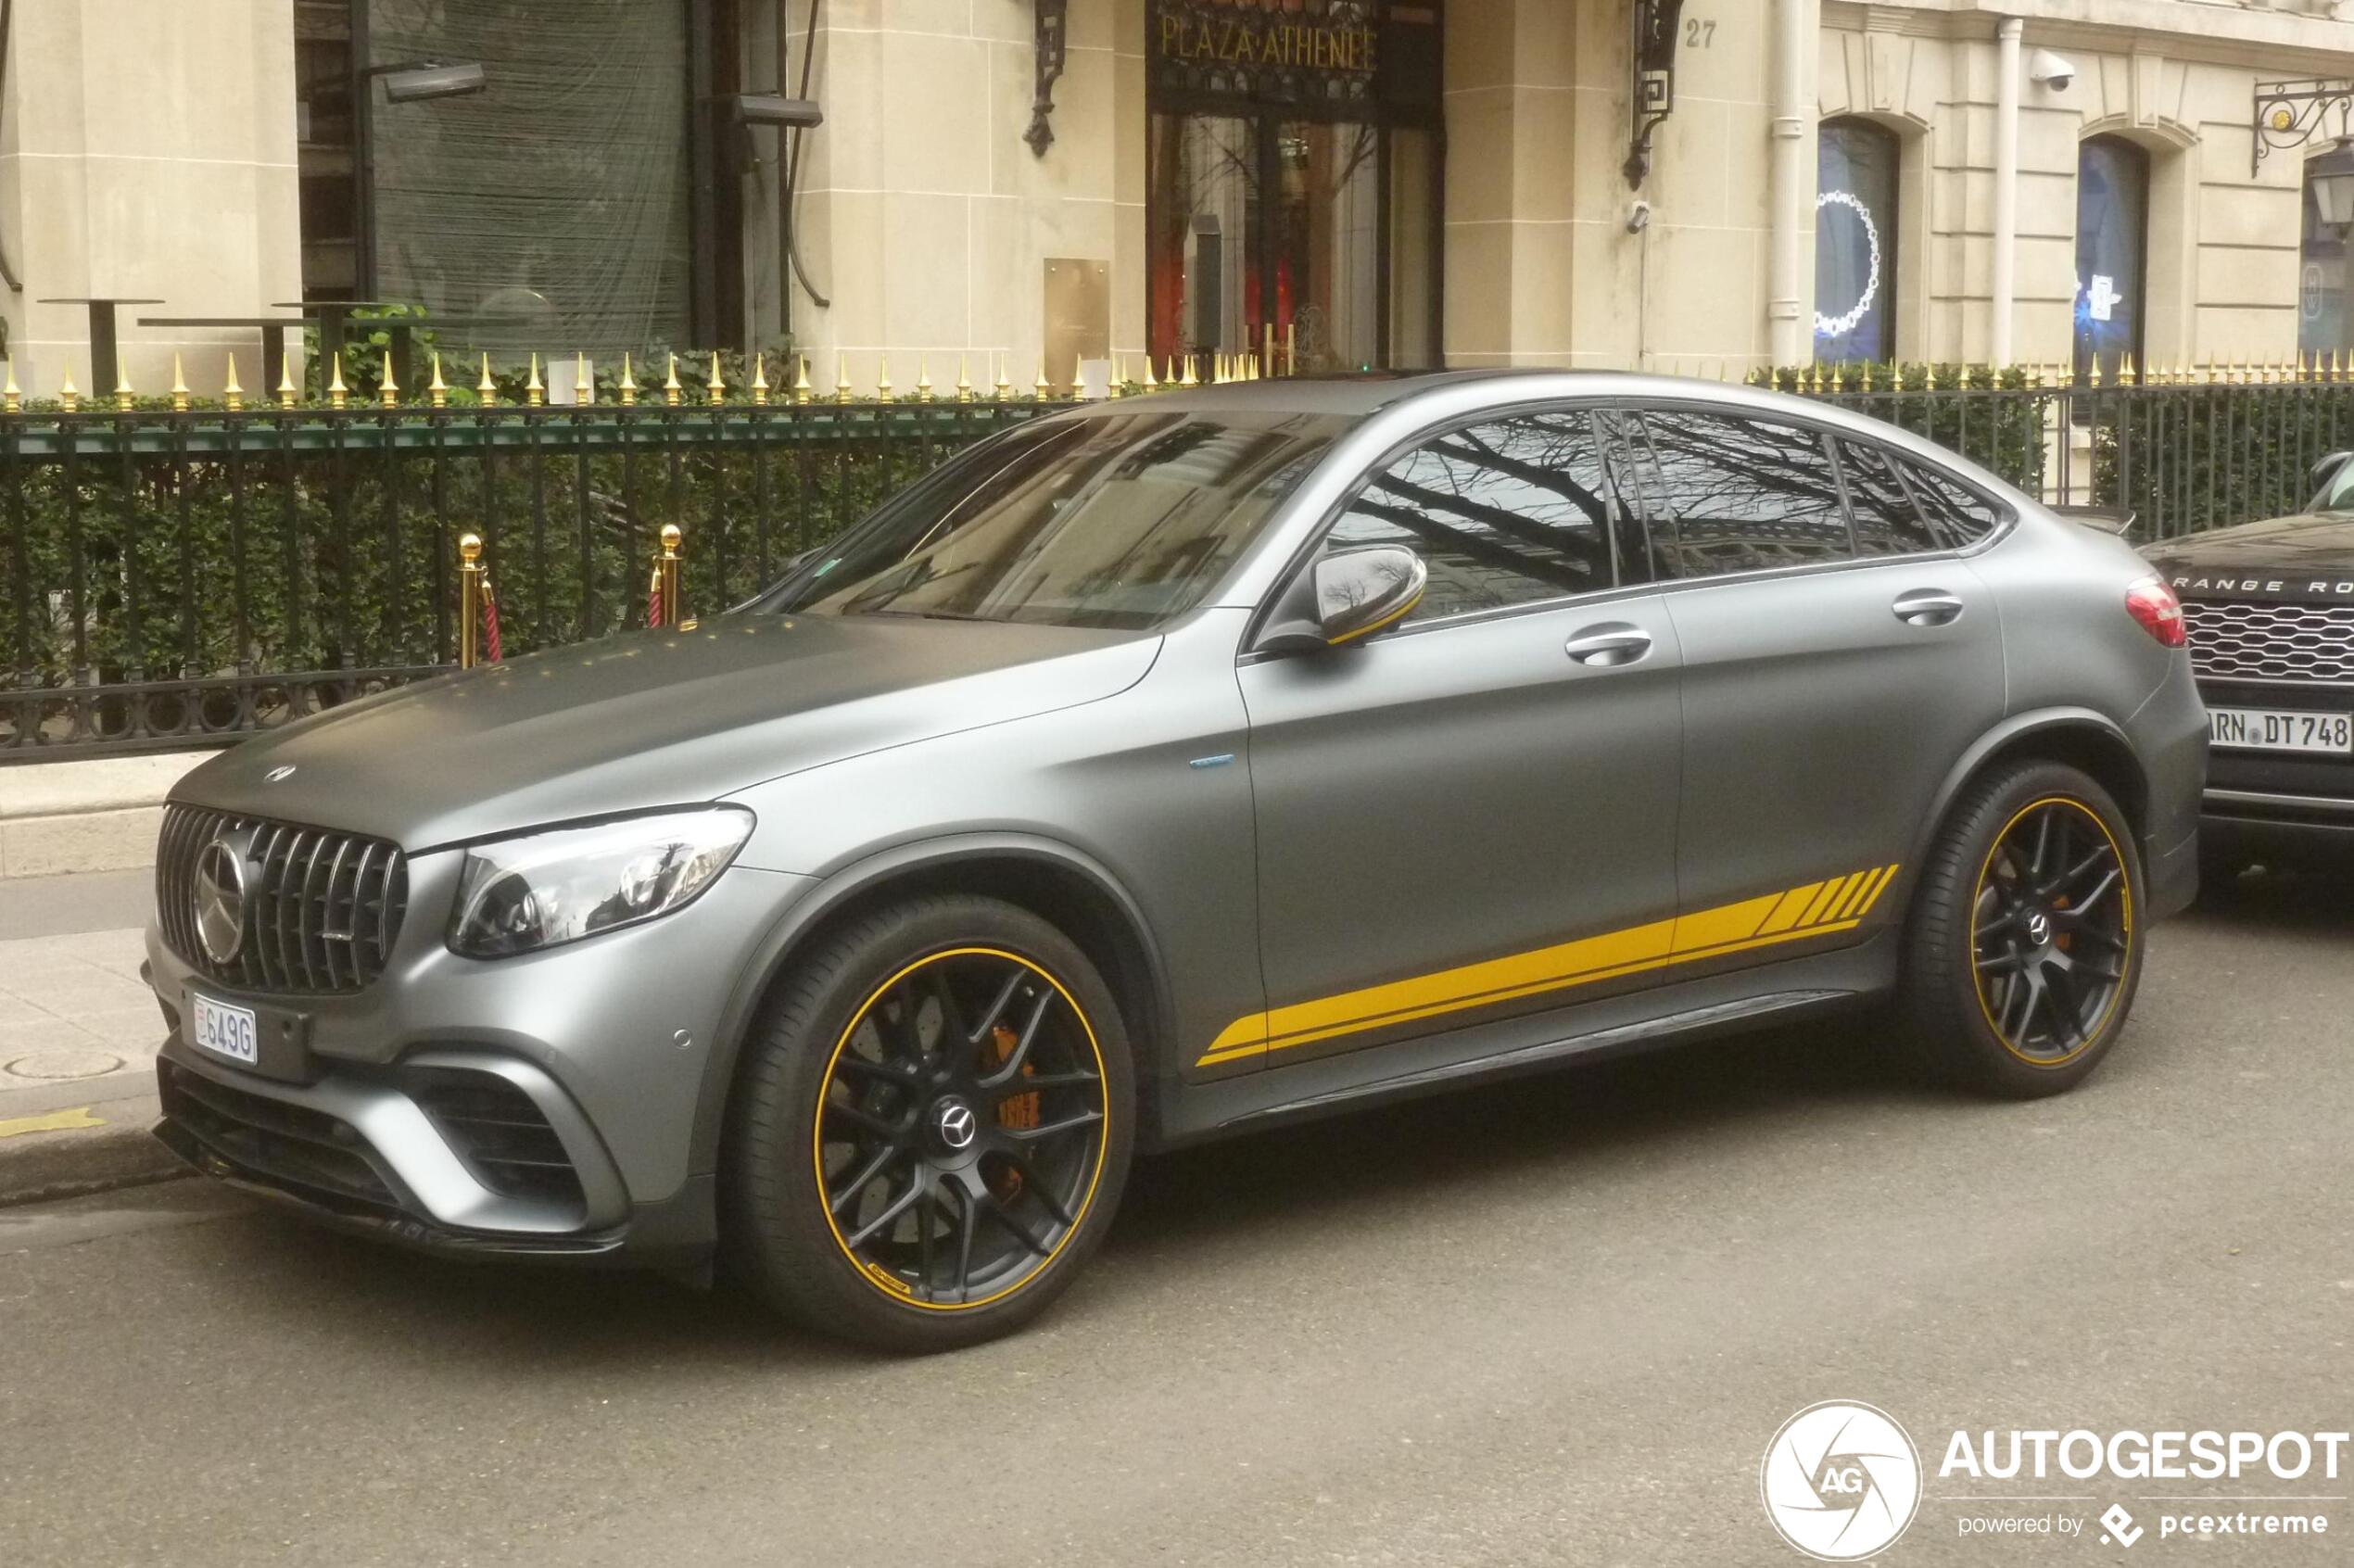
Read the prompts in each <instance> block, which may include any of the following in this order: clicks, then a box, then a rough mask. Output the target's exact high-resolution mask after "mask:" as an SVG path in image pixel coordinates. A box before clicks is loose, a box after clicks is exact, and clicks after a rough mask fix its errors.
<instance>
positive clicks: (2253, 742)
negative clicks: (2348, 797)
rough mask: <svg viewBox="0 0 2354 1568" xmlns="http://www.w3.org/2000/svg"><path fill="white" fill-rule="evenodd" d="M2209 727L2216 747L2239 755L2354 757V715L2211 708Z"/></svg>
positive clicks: (2208, 714) (2269, 709)
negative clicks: (2292, 754) (2263, 753)
mask: <svg viewBox="0 0 2354 1568" xmlns="http://www.w3.org/2000/svg"><path fill="white" fill-rule="evenodd" d="M2207 723H2208V730H2209V732H2210V734H2211V736H2212V738H2213V740H2214V742H2215V744H2217V745H2218V746H2228V747H2232V748H2234V749H2236V750H2240V751H2247V752H2331V753H2335V754H2336V755H2339V756H2344V755H2347V754H2348V753H2354V714H2320V713H2311V712H2302V713H2300V712H2297V711H2293V710H2283V709H2279V708H2209V709H2208V711H2207Z"/></svg>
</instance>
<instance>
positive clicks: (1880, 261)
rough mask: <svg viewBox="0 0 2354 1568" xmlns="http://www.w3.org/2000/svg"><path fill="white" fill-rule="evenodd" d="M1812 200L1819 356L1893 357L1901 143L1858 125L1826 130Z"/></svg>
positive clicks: (1843, 123)
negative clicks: (1897, 198) (1897, 193)
mask: <svg viewBox="0 0 2354 1568" xmlns="http://www.w3.org/2000/svg"><path fill="white" fill-rule="evenodd" d="M1821 134H1822V145H1821V149H1820V154H1819V157H1818V158H1817V161H1816V169H1817V176H1816V178H1817V184H1816V195H1815V358H1816V359H1817V360H1826V361H1830V360H1875V361H1881V362H1885V361H1887V360H1892V359H1894V358H1895V357H1896V175H1897V160H1898V158H1899V155H1900V152H1901V149H1902V146H1903V144H1902V143H1901V142H1899V141H1898V140H1897V137H1896V133H1894V132H1892V131H1883V130H1881V129H1880V128H1879V126H1877V125H1871V124H1867V123H1866V122H1865V121H1862V120H1829V121H1828V122H1826V123H1825V124H1824V126H1823V128H1822V133H1821Z"/></svg>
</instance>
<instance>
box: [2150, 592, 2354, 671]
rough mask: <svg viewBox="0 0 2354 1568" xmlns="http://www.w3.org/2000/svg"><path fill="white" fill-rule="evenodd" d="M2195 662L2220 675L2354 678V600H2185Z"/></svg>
mask: <svg viewBox="0 0 2354 1568" xmlns="http://www.w3.org/2000/svg"><path fill="white" fill-rule="evenodd" d="M2183 620H2184V622H2185V623H2186V624H2187V625H2188V626H2189V628H2190V638H2191V668H2192V669H2193V670H2195V671H2196V672H2197V673H2198V674H2200V675H2202V676H2206V677H2210V678H2212V679H2216V680H2294V681H2348V682H2354V604H2230V603H2225V604H2218V603H2207V602H2201V601H2192V602H2190V603H2186V604H2184V605H2183Z"/></svg>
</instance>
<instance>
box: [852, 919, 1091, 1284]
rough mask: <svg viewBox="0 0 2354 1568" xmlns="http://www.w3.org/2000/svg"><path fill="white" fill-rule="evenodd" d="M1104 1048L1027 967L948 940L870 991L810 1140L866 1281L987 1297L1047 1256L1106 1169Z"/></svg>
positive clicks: (1037, 971)
mask: <svg viewBox="0 0 2354 1568" xmlns="http://www.w3.org/2000/svg"><path fill="white" fill-rule="evenodd" d="M1106 1122H1107V1104H1106V1100H1105V1090H1104V1068H1103V1059H1102V1053H1101V1051H1100V1049H1099V1048H1098V1047H1097V1045H1096V1043H1095V1036H1094V1032H1093V1031H1091V1030H1090V1029H1089V1027H1088V1025H1087V1021H1086V1018H1085V1017H1084V1016H1083V1015H1082V1013H1081V1011H1080V1008H1079V1005H1078V1004H1077V1003H1076V1002H1075V1001H1074V1000H1072V998H1071V996H1070V993H1069V992H1068V991H1066V990H1064V989H1063V987H1062V985H1061V984H1060V983H1059V982H1057V980H1055V978H1054V977H1053V976H1052V975H1050V974H1048V973H1047V972H1046V971H1045V970H1044V969H1043V968H1041V967H1038V966H1037V965H1036V964H1035V963H1033V962H1032V961H1031V960H1029V959H1026V958H1022V957H1019V956H1017V955H1014V954H1011V953H1007V952H1003V951H1000V950H997V949H993V948H985V947H971V948H952V949H950V950H948V951H946V952H943V953H937V954H933V955H930V956H929V957H926V958H923V959H921V960H918V962H916V963H913V964H910V965H908V966H907V967H905V968H904V969H902V970H900V971H899V972H898V973H897V974H895V975H893V976H892V978H891V979H890V980H887V981H885V982H884V983H883V985H882V986H881V987H880V989H878V990H877V991H876V992H875V993H874V994H873V995H872V996H871V997H869V998H868V999H867V1005H865V1006H864V1007H862V1008H860V1009H859V1012H858V1015H857V1017H856V1018H854V1019H853V1020H852V1023H851V1026H850V1028H849V1029H848V1030H847V1031H844V1032H843V1035H842V1041H841V1043H839V1044H838V1045H837V1046H836V1048H835V1051H834V1056H833V1060H832V1061H831V1063H830V1064H829V1067H828V1069H827V1073H826V1080H825V1083H824V1086H823V1088H822V1089H821V1091H820V1094H819V1097H818V1106H817V1124H816V1138H815V1146H816V1160H817V1180H818V1185H819V1190H820V1191H821V1192H822V1194H823V1195H824V1198H825V1206H826V1215H827V1220H828V1223H829V1224H830V1225H831V1226H832V1227H833V1231H834V1238H835V1240H836V1241H837V1242H838V1243H840V1245H841V1246H842V1250H843V1251H844V1252H845V1253H847V1254H848V1255H849V1257H850V1258H851V1260H852V1261H853V1262H854V1263H855V1264H856V1265H857V1267H858V1268H859V1269H860V1270H861V1271H863V1272H864V1273H865V1274H866V1275H867V1278H869V1279H871V1280H872V1281H874V1282H875V1283H876V1284H878V1285H879V1286H880V1287H881V1288H883V1289H884V1290H887V1291H890V1292H892V1293H893V1294H894V1295H897V1296H902V1297H904V1298H905V1299H906V1300H908V1301H911V1302H914V1303H917V1304H918V1305H921V1306H926V1307H933V1308H952V1309H953V1308H967V1307H976V1306H985V1305H987V1304H988V1303H990V1302H992V1301H995V1300H997V1299H999V1298H1000V1297H1002V1296H1007V1295H1009V1294H1011V1293H1012V1292H1014V1291H1017V1290H1019V1289H1020V1288H1021V1287H1022V1286H1023V1285H1025V1284H1027V1283H1029V1282H1030V1281H1031V1279H1032V1278H1034V1277H1035V1276H1036V1275H1037V1273H1038V1271H1040V1270H1042V1269H1044V1267H1045V1266H1046V1265H1047V1264H1048V1263H1050V1262H1052V1261H1053V1260H1054V1258H1055V1255H1056V1254H1057V1252H1059V1251H1060V1250H1061V1249H1062V1246H1063V1244H1064V1243H1065V1242H1066V1241H1068V1240H1069V1238H1070V1236H1071V1235H1072V1233H1074V1232H1075V1231H1076V1230H1077V1229H1078V1227H1079V1224H1080V1221H1081V1219H1082V1216H1083V1215H1084V1214H1085V1213H1086V1211H1087V1208H1088V1206H1089V1204H1090V1203H1091V1202H1092V1201H1093V1200H1094V1197H1095V1186H1096V1182H1098V1180H1099V1179H1100V1177H1101V1175H1102V1171H1103V1164H1104V1148H1105V1132H1106Z"/></svg>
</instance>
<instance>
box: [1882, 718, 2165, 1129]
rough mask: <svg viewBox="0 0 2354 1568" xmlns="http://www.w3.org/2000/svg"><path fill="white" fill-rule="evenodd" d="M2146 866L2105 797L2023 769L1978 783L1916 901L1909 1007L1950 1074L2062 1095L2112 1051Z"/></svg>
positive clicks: (2085, 781) (1939, 1065) (1919, 1033)
mask: <svg viewBox="0 0 2354 1568" xmlns="http://www.w3.org/2000/svg"><path fill="white" fill-rule="evenodd" d="M2142 903H2143V898H2142V866H2141V858H2140V855H2139V854H2137V853H2136V851H2135V848H2134V844H2133V833H2132V830H2131V828H2129V826H2128V825H2127V823H2126V821H2125V819H2124V816H2123V814H2122V813H2120V811H2119V810H2118V809H2117V803H2115V802H2114V801H2112V800H2111V799H2110V798H2109V796H2108V794H2107V791H2106V790H2103V789H2102V788H2101V787H2100V786H2099V785H2098V784H2097V783H2095V782H2094V781H2093V779H2091V778H2088V777H2086V776H2085V775H2084V774H2082V773H2081V772H2079V771H2077V770H2076V769H2074V768H2071V767H2067V766H2063V765H2059V764H2057V763H2024V764H2019V765H2013V766H2009V767H2006V768H2004V769H2002V770H2001V771H1999V772H1997V773H1995V774H1993V775H1992V776H1990V777H1988V778H1985V779H1982V780H1981V781H1980V782H1979V783H1978V784H1976V785H1975V786H1973V787H1972V789H1971V790H1969V792H1968V794H1967V795H1966V796H1965V798H1964V799H1963V801H1962V803H1960V805H1958V806H1957V807H1956V808H1955V811H1954V814H1953V816H1952V817H1951V818H1950V820H1949V821H1948V822H1947V824H1946V826H1945V828H1944V831H1943V833H1942V834H1941V835H1940V836H1939V839H1938V842H1937V847H1936V848H1935V850H1934V851H1933V852H1932V853H1931V854H1930V862H1929V864H1928V866H1927V867H1926V869H1925V872H1924V875H1923V877H1922V879H1921V883H1920V888H1919V891H1918V892H1917V895H1916V897H1915V900H1914V908H1913V916H1912V924H1911V928H1910V929H1909V930H1908V932H1907V933H1906V942H1905V967H1904V977H1903V981H1902V986H1901V995H1900V1002H1901V1005H1902V1006H1903V1008H1904V1011H1905V1014H1906V1015H1907V1017H1906V1021H1907V1023H1908V1025H1909V1027H1910V1031H1911V1033H1912V1036H1913V1038H1914V1040H1915V1041H1916V1042H1917V1044H1918V1046H1919V1048H1920V1051H1921V1053H1922V1055H1923V1056H1924V1057H1925V1058H1926V1059H1927V1061H1928V1063H1929V1064H1930V1066H1931V1067H1932V1068H1933V1069H1936V1070H1937V1071H1939V1072H1940V1073H1942V1074H1943V1076H1945V1077H1947V1078H1949V1079H1952V1080H1955V1081H1959V1082H1962V1083H1964V1084H1967V1085H1968V1086H1970V1087H1973V1088H1978V1089H1981V1090H1985V1091H1988V1092H1991V1093H1993V1094H2006V1095H2012V1096H2016V1097H2019V1098H2028V1097H2031V1096H2035V1095H2041V1094H2057V1093H2058V1092H2059V1091H2061V1090H2063V1089H2067V1088H2069V1087H2072V1086H2073V1085H2074V1084H2076V1083H2077V1082H2079V1081H2082V1079H2083V1078H2084V1076H2085V1075H2086V1074H2088V1073H2090V1072H2091V1071H2092V1070H2093V1069H2094V1067H2095V1066H2096V1065H2097V1064H2098V1063H2099V1061H2100V1059H2101V1057H2102V1056H2106V1055H2107V1052H2108V1050H2109V1048H2110V1047H2111V1046H2112V1045H2114V1044H2115V1043H2116V1042H2117V1037H2118V1034H2119V1033H2120V1031H2122V1030H2123V1028H2124V1026H2125V1018H2126V1014H2127V1012H2128V1011H2129V1010H2130V1009H2131V1007H2132V1005H2133V992H2134V988H2135V987H2136V985H2137V984H2138V983H2139V981H2140V980H2141V967H2142V936H2141V930H2140V928H2139V927H2138V926H2137V924H2136V917H2137V911H2138V910H2139V909H2140V907H2141V905H2142Z"/></svg>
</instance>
